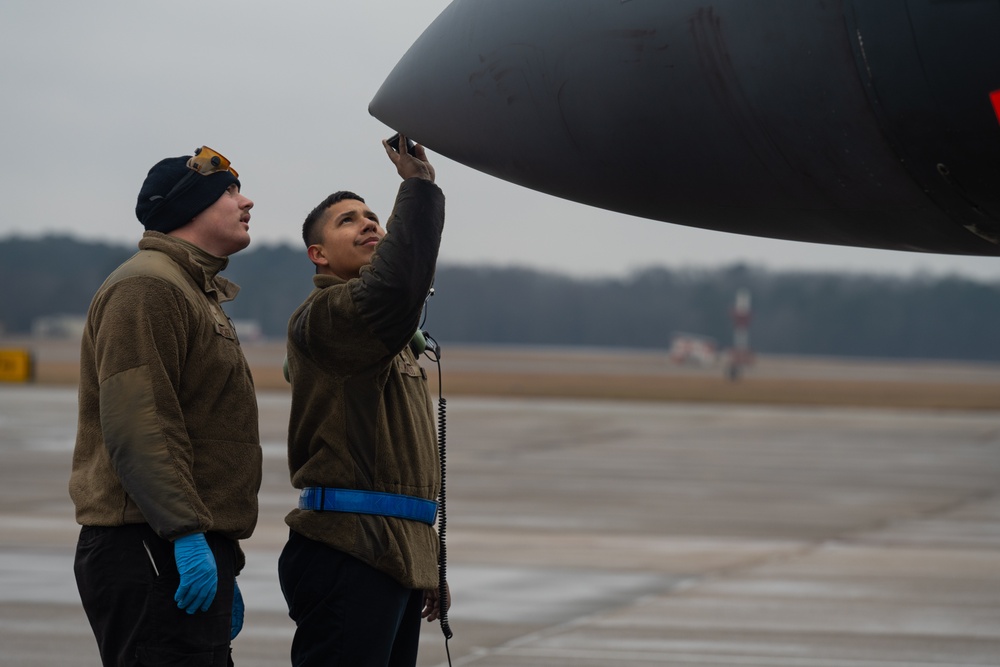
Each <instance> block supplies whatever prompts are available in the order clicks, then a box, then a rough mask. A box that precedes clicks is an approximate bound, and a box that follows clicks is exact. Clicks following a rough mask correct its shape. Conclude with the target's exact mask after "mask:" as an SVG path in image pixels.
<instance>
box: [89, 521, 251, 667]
mask: <svg viewBox="0 0 1000 667" xmlns="http://www.w3.org/2000/svg"><path fill="white" fill-rule="evenodd" d="M205 537H206V538H207V539H208V544H209V546H210V547H211V549H212V553H213V554H214V555H215V565H216V568H217V569H218V573H219V590H218V592H217V593H216V595H215V600H214V601H213V602H212V606H211V607H209V608H208V611H204V612H202V611H198V612H195V613H194V614H188V613H187V612H185V611H183V610H181V609H178V608H177V603H176V602H174V594H175V593H176V592H177V586H178V585H179V584H180V575H179V574H178V573H177V564H176V561H175V560H174V545H173V543H172V542H169V541H167V540H164V539H161V538H160V537H159V536H157V534H156V533H155V532H154V531H153V529H152V528H150V527H149V526H148V525H146V524H134V525H128V526H119V527H114V528H107V527H96V526H85V527H84V528H83V529H82V530H81V531H80V540H79V542H78V543H77V547H76V561H75V563H74V568H73V569H74V571H75V573H76V584H77V588H78V589H79V590H80V599H81V600H82V601H83V608H84V611H86V612H87V618H88V619H89V620H90V627H91V628H93V630H94V636H95V637H96V638H97V645H98V648H99V649H100V652H101V662H102V663H103V665H104V667H126V666H128V667H131V666H133V665H134V666H139V665H143V666H152V665H157V666H160V665H204V666H205V667H227V666H230V665H232V664H233V661H232V657H231V655H230V648H229V634H230V627H231V619H232V613H233V586H234V581H235V571H234V568H235V563H236V551H235V545H234V544H233V542H232V541H230V540H228V539H227V538H224V537H222V536H220V535H216V534H213V533H208V534H206V535H205ZM147 547H148V549H149V551H148V552H147V550H146V549H147Z"/></svg>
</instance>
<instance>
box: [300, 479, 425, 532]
mask: <svg viewBox="0 0 1000 667" xmlns="http://www.w3.org/2000/svg"><path fill="white" fill-rule="evenodd" d="M437 508H438V504H437V503H436V502H434V501H433V500H425V499H424V498H417V497H415V496H404V495H402V494H398V493H379V492H378V491H357V490H355V489H331V488H328V487H325V486H307V487H306V488H304V489H302V492H301V493H299V509H300V510H313V511H320V512H351V513H354V514H376V515H378V516H394V517H398V518H400V519H410V520H412V521H422V522H424V523H428V524H431V525H434V520H435V518H437Z"/></svg>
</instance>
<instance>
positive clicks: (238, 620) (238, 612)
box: [229, 581, 243, 640]
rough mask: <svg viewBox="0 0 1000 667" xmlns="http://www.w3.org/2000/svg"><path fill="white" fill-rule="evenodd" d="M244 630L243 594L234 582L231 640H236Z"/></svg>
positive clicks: (230, 625) (230, 628)
mask: <svg viewBox="0 0 1000 667" xmlns="http://www.w3.org/2000/svg"><path fill="white" fill-rule="evenodd" d="M242 629H243V594H242V593H240V586H239V584H237V583H236V582H235V581H234V582H233V620H232V621H230V623H229V639H230V640H233V639H236V635H238V634H240V630H242Z"/></svg>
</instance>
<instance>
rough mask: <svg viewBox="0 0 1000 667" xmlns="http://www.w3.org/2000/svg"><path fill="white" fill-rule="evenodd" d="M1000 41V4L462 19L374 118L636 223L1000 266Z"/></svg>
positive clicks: (691, 6) (622, 9)
mask: <svg viewBox="0 0 1000 667" xmlns="http://www.w3.org/2000/svg"><path fill="white" fill-rule="evenodd" d="M901 25H905V26H909V28H908V30H901V29H900V27H899V26H901ZM997 27H1000V4H997V3H992V2H990V3H986V2H978V3H939V2H933V1H932V0H914V2H911V3H897V4H893V5H891V6H889V5H885V4H884V3H872V2H869V1H868V0H844V1H843V2H838V3H788V2H784V1H783V0H760V2H755V3H748V2H745V0H720V1H718V2H714V3H711V4H710V5H706V4H705V3H704V2H701V0H672V1H671V2H608V0H545V2H539V1H538V0H454V2H452V4H451V5H449V6H448V7H447V8H446V9H445V11H444V12H442V13H441V15H440V16H439V17H438V18H437V19H436V20H435V21H434V22H433V23H432V24H431V25H430V26H429V27H428V28H427V30H426V31H425V32H424V33H423V34H422V35H421V36H420V37H419V38H418V39H417V41H416V42H415V43H414V44H413V46H412V47H411V48H410V49H409V51H407V53H406V54H405V55H404V57H403V58H402V59H401V60H400V62H399V63H398V64H397V66H396V67H395V68H394V69H393V70H392V72H391V73H390V74H389V76H388V77H387V78H386V80H385V82H384V83H383V84H382V86H381V88H380V89H379V90H378V92H377V94H376V95H375V97H374V98H373V99H372V101H371V103H370V105H369V111H370V113H371V114H372V115H373V116H375V117H376V118H378V119H379V120H381V121H382V122H383V123H385V124H386V125H387V126H389V127H391V128H393V129H396V130H399V131H402V132H404V133H405V134H406V135H407V136H408V137H411V138H413V139H414V140H416V141H419V142H420V143H422V144H424V145H425V146H427V147H428V148H429V149H431V150H432V151H434V152H437V153H439V154H441V155H444V156H447V157H449V158H451V159H452V160H455V161H457V162H460V163H462V164H465V165H467V166H469V167H472V168H474V169H477V170H479V171H482V172H485V173H487V174H491V175H493V176H496V177H498V178H501V179H504V180H507V181H510V182H512V183H517V184H519V185H523V186H525V187H529V188H532V189H534V190H539V191H541V192H545V193H548V194H551V195H554V196H557V197H562V198H565V199H570V200H573V201H577V202H581V203H584V204H589V205H592V206H597V207H600V208H605V209H609V210H613V211H619V212H622V213H627V214H630V215H636V216H639V217H644V218H650V219H654V220H662V221H666V222H672V223H677V224H683V225H690V226H694V227H704V228H708V229H717V230H722V231H728V232H736V233H742V234H752V235H756V236H768V237H774V238H784V239H793V240H800V241H812V242H819V243H832V244H838V245H858V246H866V247H878V248H893V249H900V250H921V251H929V252H944V253H957V254H983V255H997V254H1000V190H998V189H997V188H996V183H997V182H1000V131H998V128H997V122H996V118H995V117H994V112H993V108H992V106H991V104H990V101H989V94H990V92H991V91H995V90H996V89H997V83H996V76H995V63H997V62H1000V40H998V39H996V29H997ZM941 100H946V101H947V104H942V103H941Z"/></svg>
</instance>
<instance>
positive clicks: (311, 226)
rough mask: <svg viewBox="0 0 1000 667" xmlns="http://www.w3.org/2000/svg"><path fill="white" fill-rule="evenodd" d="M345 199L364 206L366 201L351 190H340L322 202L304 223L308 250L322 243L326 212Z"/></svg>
mask: <svg viewBox="0 0 1000 667" xmlns="http://www.w3.org/2000/svg"><path fill="white" fill-rule="evenodd" d="M344 199H357V200H358V201H359V202H361V203H362V204H364V203H365V200H364V199H362V198H361V197H359V196H358V195H356V194H354V193H353V192H351V191H349V190H338V191H336V192H334V193H333V194H332V195H330V196H329V197H327V198H326V199H324V200H323V201H321V202H320V203H319V205H318V206H317V207H316V208H314V209H313V210H312V211H311V212H310V213H309V215H307V216H306V221H305V222H303V223H302V240H303V241H305V242H306V247H307V248H308V247H309V246H311V245H312V244H314V243H319V242H320V238H319V227H320V224H321V223H322V222H323V219H324V218H326V210H327V209H328V208H330V207H331V206H333V205H334V204H336V203H337V202H339V201H343V200H344Z"/></svg>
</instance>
